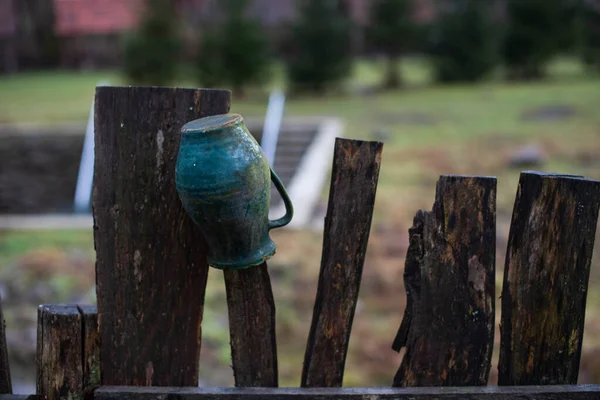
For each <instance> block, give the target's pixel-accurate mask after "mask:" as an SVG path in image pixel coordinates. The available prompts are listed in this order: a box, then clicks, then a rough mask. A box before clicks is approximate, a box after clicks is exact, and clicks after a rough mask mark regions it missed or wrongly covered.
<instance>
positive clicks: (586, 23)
mask: <svg viewBox="0 0 600 400" xmlns="http://www.w3.org/2000/svg"><path fill="white" fill-rule="evenodd" d="M581 6H582V8H581V23H582V36H583V37H582V56H583V61H584V62H585V64H586V65H587V66H588V67H590V68H593V69H596V70H598V71H600V0H583V1H582V5H581Z"/></svg>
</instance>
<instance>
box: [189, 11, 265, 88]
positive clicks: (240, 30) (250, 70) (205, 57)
mask: <svg viewBox="0 0 600 400" xmlns="http://www.w3.org/2000/svg"><path fill="white" fill-rule="evenodd" d="M220 6H221V7H222V9H221V10H222V11H223V12H224V15H225V21H224V22H223V23H222V24H220V25H218V26H217V27H216V29H213V30H205V32H203V36H202V39H201V44H200V49H199V54H198V62H197V68H198V78H199V79H200V82H201V83H202V85H203V86H205V87H214V86H217V85H223V84H231V85H232V88H233V92H234V94H235V95H237V96H244V94H245V91H246V87H247V86H249V85H251V84H260V83H264V81H265V80H266V79H267V78H268V72H269V67H270V64H271V53H270V51H269V42H268V40H267V37H266V34H265V33H264V31H263V29H262V26H261V24H260V23H259V21H257V20H255V19H252V18H250V17H248V16H246V9H247V7H248V1H247V0H221V2H220Z"/></svg>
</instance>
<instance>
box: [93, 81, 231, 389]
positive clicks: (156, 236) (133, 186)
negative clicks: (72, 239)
mask: <svg viewBox="0 0 600 400" xmlns="http://www.w3.org/2000/svg"><path fill="white" fill-rule="evenodd" d="M230 95H231V93H230V92H229V91H225V90H204V89H203V90H200V89H174V88H158V87H99V88H97V89H96V101H95V169H94V194H93V210H94V242H95V247H96V256H97V262H96V277H97V288H96V292H97V302H98V320H99V330H100V338H101V341H102V346H101V357H100V359H101V370H102V384H104V385H106V384H111V385H157V386H197V385H198V363H199V358H200V357H199V355H200V337H201V321H202V310H203V304H204V292H205V287H206V279H207V274H208V265H207V262H206V252H205V244H204V240H203V238H202V235H201V233H200V231H199V230H198V229H197V227H195V226H194V223H193V222H192V220H191V219H190V218H189V217H188V215H187V214H186V213H185V211H184V209H183V206H182V204H181V201H180V200H179V198H178V195H177V191H176V189H175V162H176V158H177V153H178V150H179V140H180V129H181V127H182V126H183V125H184V124H185V123H186V122H188V121H191V120H194V119H197V118H201V117H205V116H209V115H214V114H225V113H227V112H229V105H230Z"/></svg>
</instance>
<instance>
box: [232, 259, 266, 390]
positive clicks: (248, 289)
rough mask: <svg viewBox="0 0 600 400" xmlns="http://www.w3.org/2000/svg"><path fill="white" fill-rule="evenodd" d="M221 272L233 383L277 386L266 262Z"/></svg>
mask: <svg viewBox="0 0 600 400" xmlns="http://www.w3.org/2000/svg"><path fill="white" fill-rule="evenodd" d="M223 273H224V276H225V288H226V291H227V307H228V310H229V332H230V340H231V358H232V363H233V376H234V379H235V386H239V387H244V386H245V387H252V386H262V387H277V385H278V373H277V341H276V337H275V301H274V300H273V291H272V289H271V281H270V279H269V272H268V270H267V263H263V264H261V265H259V266H257V267H251V268H248V269H242V270H224V271H223Z"/></svg>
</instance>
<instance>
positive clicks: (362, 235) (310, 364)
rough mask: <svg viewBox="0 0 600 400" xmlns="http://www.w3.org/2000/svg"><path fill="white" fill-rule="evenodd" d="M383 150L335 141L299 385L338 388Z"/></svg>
mask: <svg viewBox="0 0 600 400" xmlns="http://www.w3.org/2000/svg"><path fill="white" fill-rule="evenodd" d="M382 150H383V144H382V143H380V142H364V141H359V140H348V139H340V138H338V139H336V143H335V150H334V156H333V170H332V179H331V187H330V191H329V204H328V208H327V214H326V217H325V232H324V236H323V255H322V259H321V271H320V274H319V284H318V288H317V296H316V300H315V305H314V311H313V319H312V325H311V327H310V332H309V337H308V343H307V345H306V353H305V356H304V368H303V371H302V381H301V386H302V387H339V386H342V382H343V378H344V365H345V362H346V354H347V351H348V342H349V340H350V332H351V330H352V321H353V319H354V310H355V308H356V302H357V300H358V292H359V289H360V281H361V277H362V270H363V263H364V260H365V253H366V250H367V242H368V240H369V232H370V229H371V217H372V215H373V206H374V203H375V194H376V190H377V181H378V178H379V168H380V166H381V152H382Z"/></svg>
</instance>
